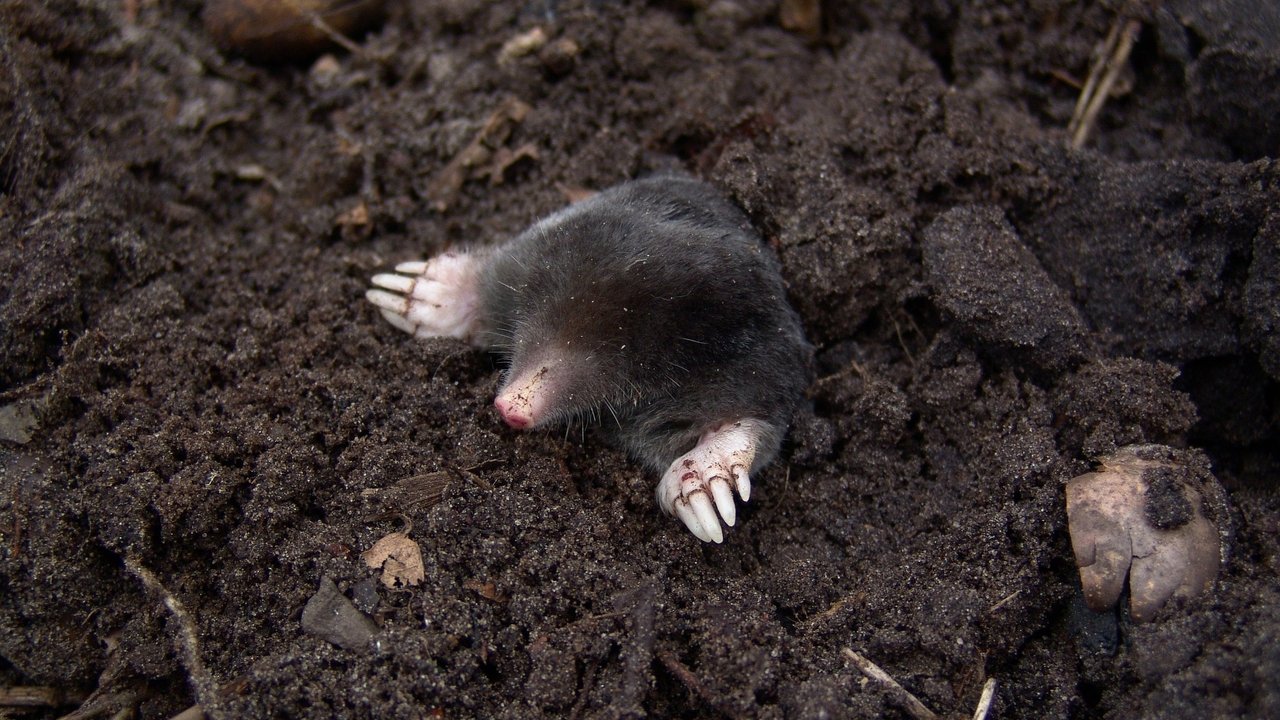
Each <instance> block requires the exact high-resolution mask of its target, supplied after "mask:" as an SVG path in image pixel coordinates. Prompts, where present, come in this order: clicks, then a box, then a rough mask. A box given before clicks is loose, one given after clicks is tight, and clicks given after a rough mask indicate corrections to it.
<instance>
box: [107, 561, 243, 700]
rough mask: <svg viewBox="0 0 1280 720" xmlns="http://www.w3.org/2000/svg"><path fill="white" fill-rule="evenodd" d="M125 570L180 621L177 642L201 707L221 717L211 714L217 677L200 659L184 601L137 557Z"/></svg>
mask: <svg viewBox="0 0 1280 720" xmlns="http://www.w3.org/2000/svg"><path fill="white" fill-rule="evenodd" d="M124 566H125V567H126V568H128V570H129V572H131V573H133V575H134V576H135V577H137V578H138V580H140V581H141V582H142V584H143V586H145V587H146V588H147V590H148V592H151V593H152V594H154V595H158V596H159V597H160V600H161V602H163V603H164V606H165V608H166V609H167V610H168V611H169V613H170V614H172V615H173V617H174V619H175V620H177V621H178V627H179V628H180V629H181V632H179V633H178V634H177V641H178V646H179V649H180V650H181V651H182V660H183V662H182V665H183V667H184V668H186V671H187V677H189V678H190V679H191V684H192V686H193V687H192V689H193V690H194V691H195V694H196V701H197V704H199V705H200V706H201V707H202V708H203V709H204V712H205V714H206V715H207V716H209V717H212V718H217V717H218V716H219V715H220V714H219V713H214V712H212V710H211V709H212V708H213V707H214V706H215V701H216V700H217V686H215V685H214V682H213V677H212V676H211V675H210V674H209V671H208V670H206V669H205V667H204V661H202V660H201V659H200V639H199V634H198V632H197V630H196V623H195V620H193V619H192V617H191V613H189V612H187V609H186V607H185V606H184V605H183V604H182V601H181V600H179V599H178V598H176V597H174V596H173V594H172V593H170V592H169V590H168V589H167V588H165V586H164V585H163V584H162V583H161V582H160V579H159V578H157V577H156V574H155V573H153V572H151V570H150V569H149V568H147V567H146V566H145V565H143V564H142V561H141V560H140V559H139V558H138V557H137V556H136V555H126V556H125V558H124Z"/></svg>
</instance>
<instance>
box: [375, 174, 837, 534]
mask: <svg viewBox="0 0 1280 720" xmlns="http://www.w3.org/2000/svg"><path fill="white" fill-rule="evenodd" d="M372 283H373V285H374V286H375V287H374V288H373V289H370V290H369V291H368V293H367V298H368V300H369V301H370V302H372V303H373V304H374V305H376V306H377V307H378V308H379V309H380V310H381V312H382V315H383V317H385V318H386V320H387V321H388V322H390V323H391V324H392V325H394V326H395V327H397V328H399V329H401V330H404V331H405V332H408V333H411V334H413V335H415V336H417V337H420V338H436V337H450V338H459V339H462V340H465V341H467V342H470V343H472V344H474V345H477V346H480V347H482V348H486V349H488V350H491V351H494V352H496V353H498V354H500V355H501V356H502V357H503V358H504V359H505V360H506V362H507V365H508V369H507V370H506V372H505V374H504V376H503V378H502V381H501V389H500V390H499V392H498V397H497V399H496V400H494V406H495V407H496V408H497V410H498V413H499V414H500V415H501V416H502V419H503V420H504V421H505V422H506V424H507V425H509V426H511V427H512V428H516V429H532V428H543V427H549V426H554V425H557V424H561V423H565V422H570V421H575V420H582V421H584V422H585V421H598V424H599V426H600V428H601V429H602V431H603V432H604V433H605V434H607V435H608V436H610V437H612V438H613V439H614V441H615V442H617V443H618V444H619V445H620V446H621V447H622V448H624V449H625V450H626V451H627V452H628V453H629V454H630V455H631V456H632V457H633V458H634V459H636V460H638V461H640V462H642V463H643V464H644V465H645V466H647V467H648V468H649V469H650V470H651V471H653V472H655V473H658V474H660V477H661V479H660V480H659V482H658V485H657V488H656V495H657V502H658V506H659V507H660V508H661V509H662V511H663V512H665V513H667V514H668V515H674V516H675V517H677V518H679V519H680V520H681V521H682V522H683V523H684V524H685V526H686V527H687V528H688V529H689V530H690V531H691V532H692V533H693V534H694V535H695V536H697V537H698V538H699V539H701V540H703V541H706V542H716V543H719V542H722V541H723V539H724V533H723V531H722V528H721V521H723V522H724V524H725V525H726V526H730V527H732V526H733V524H734V522H735V519H736V517H737V510H736V508H735V500H734V493H735V492H736V493H737V495H738V497H739V498H741V499H742V502H744V503H745V502H747V501H748V500H749V499H750V497H751V477H752V476H753V475H755V474H756V473H757V472H758V471H759V470H760V469H761V468H762V467H764V466H765V465H767V464H768V463H769V462H771V461H772V460H773V459H774V458H775V457H776V456H777V454H778V450H779V447H780V446H781V444H782V440H783V437H784V435H785V433H786V430H787V427H788V426H789V424H790V422H791V417H792V413H793V412H794V410H795V409H796V407H797V405H798V403H799V402H800V400H801V398H802V397H803V394H804V391H805V388H806V387H807V386H808V384H809V382H810V380H811V378H812V374H811V373H812V355H813V349H812V347H811V346H810V345H809V343H808V341H807V340H806V339H805V337H804V332H803V330H802V328H801V323H800V318H799V316H798V315H797V314H796V312H795V311H794V310H793V309H792V308H791V306H790V305H789V304H788V303H787V299H786V291H785V287H784V284H783V280H782V275H781V272H780V266H779V263H778V260H777V258H776V257H775V256H774V254H773V252H772V251H771V249H770V248H769V247H768V246H767V245H766V244H765V242H764V241H763V240H762V238H761V237H760V235H759V233H757V232H756V231H755V230H754V229H753V228H752V226H751V224H750V222H749V220H748V219H747V217H746V215H745V214H744V213H743V212H742V211H741V210H739V209H738V208H737V207H736V206H735V205H734V204H733V203H732V202H730V201H729V200H728V199H726V198H725V197H723V196H722V195H721V194H720V193H719V192H717V191H716V190H715V189H714V188H713V187H712V186H710V185H708V184H707V183H705V182H702V181H700V180H697V179H695V178H693V177H690V176H687V175H683V174H662V175H655V176H649V177H647V178H643V179H639V180H632V181H630V182H626V183H623V184H621V185H618V186H615V187H613V188H610V189H608V190H604V191H602V192H599V193H597V194H595V195H593V196H591V197H590V198H588V199H585V200H581V201H579V202H577V203H574V204H572V205H570V206H568V207H566V208H564V209H562V210H560V211H558V212H555V213H553V214H551V215H550V216H548V217H546V218H544V219H542V220H540V221H538V222H536V223H534V224H533V225H532V226H531V227H529V228H528V229H527V230H525V231H524V232H522V233H521V234H519V235H518V236H516V237H515V238H514V239H511V240H509V241H507V242H506V243H503V244H500V245H497V246H491V247H475V248H470V249H466V250H461V251H457V250H455V251H448V252H445V253H443V254H441V255H438V256H436V257H434V258H432V259H431V260H428V261H417V262H406V263H401V264H399V265H397V266H396V267H395V272H394V273H383V274H378V275H375V276H374V277H373V279H372ZM717 513H718V516H717Z"/></svg>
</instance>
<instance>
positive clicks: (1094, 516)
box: [1067, 445, 1228, 623]
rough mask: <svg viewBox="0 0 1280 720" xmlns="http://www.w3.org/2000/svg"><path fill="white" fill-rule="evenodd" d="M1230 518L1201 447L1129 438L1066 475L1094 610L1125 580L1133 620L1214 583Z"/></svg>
mask: <svg viewBox="0 0 1280 720" xmlns="http://www.w3.org/2000/svg"><path fill="white" fill-rule="evenodd" d="M1187 456H1190V458H1189V459H1190V461H1191V462H1188V457H1187ZM1197 460H1198V461H1199V462H1196V461H1197ZM1215 519H1216V520H1217V523H1216V524H1215V522H1214V520H1215ZM1226 521H1227V511H1226V504H1225V499H1224V493H1223V492H1222V490H1221V487H1220V486H1219V485H1218V484H1217V481H1216V480H1214V478H1213V476H1212V475H1210V474H1209V471H1208V464H1207V462H1205V461H1204V459H1203V456H1200V455H1199V454H1193V453H1187V452H1184V451H1177V450H1174V449H1172V448H1168V447H1165V446H1161V445H1131V446H1128V447H1125V448H1121V449H1120V450H1118V451H1116V452H1115V453H1112V454H1111V455H1108V456H1107V457H1104V458H1102V460H1101V467H1099V468H1098V469H1097V470H1096V471H1095V472H1091V473H1086V474H1084V475H1081V476H1079V477H1076V478H1074V479H1072V480H1071V481H1069V482H1068V483H1067V522H1068V529H1069V531H1070V533H1071V546H1072V548H1073V550H1074V552H1075V558H1076V565H1077V566H1078V567H1079V568H1080V582H1081V585H1082V586H1083V590H1084V598H1085V602H1086V604H1088V606H1089V608H1090V609H1092V610H1093V611H1095V612H1105V611H1107V610H1110V609H1111V608H1113V607H1115V605H1116V603H1117V602H1118V601H1119V600H1120V596H1121V594H1122V593H1123V592H1124V589H1125V581H1126V580H1127V581H1128V587H1129V615H1130V617H1131V618H1132V619H1133V621H1134V622H1139V623H1141V622H1148V621H1150V620H1152V619H1153V618H1154V617H1155V616H1156V614H1157V613H1158V612H1159V611H1160V609H1161V608H1163V607H1164V606H1165V605H1166V604H1167V603H1168V602H1169V601H1170V600H1174V599H1178V600H1190V599H1193V598H1196V597H1198V596H1200V595H1202V594H1204V593H1206V592H1208V591H1209V590H1210V588H1211V587H1212V586H1213V581H1214V579H1215V578H1216V577H1217V575H1218V570H1219V568H1220V567H1221V565H1222V564H1223V562H1224V561H1225V558H1226V548H1227V537H1228V536H1227V532H1226V530H1225V529H1221V528H1222V527H1223V526H1225V523H1226Z"/></svg>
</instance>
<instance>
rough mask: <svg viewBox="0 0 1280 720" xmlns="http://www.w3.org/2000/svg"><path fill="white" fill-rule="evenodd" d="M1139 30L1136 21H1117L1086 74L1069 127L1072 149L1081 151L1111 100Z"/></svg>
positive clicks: (1138, 23) (1139, 27)
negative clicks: (1117, 79)
mask: <svg viewBox="0 0 1280 720" xmlns="http://www.w3.org/2000/svg"><path fill="white" fill-rule="evenodd" d="M1141 30H1142V23H1141V22H1139V21H1137V20H1132V19H1125V18H1116V23H1115V25H1113V26H1112V28H1111V32H1110V33H1108V35H1107V40H1106V42H1105V43H1104V45H1103V51H1102V53H1101V55H1100V57H1099V58H1098V60H1097V62H1095V63H1094V64H1093V67H1092V68H1091V69H1090V70H1089V81H1088V82H1087V83H1085V86H1084V90H1082V91H1081V92H1080V98H1079V99H1078V100H1076V110H1075V113H1074V114H1073V115H1072V118H1071V124H1070V125H1068V129H1069V130H1071V147H1072V148H1075V149H1077V150H1078V149H1080V148H1081V147H1083V146H1084V143H1085V141H1086V140H1088V139H1089V133H1090V131H1092V130H1093V124H1094V122H1095V121H1096V120H1097V119H1098V113H1100V112H1101V111H1102V106H1103V105H1105V104H1106V102H1107V98H1108V97H1110V95H1111V87H1112V86H1113V85H1115V82H1116V78H1118V77H1120V71H1121V70H1122V69H1123V68H1124V65H1125V63H1127V62H1128V61H1129V53H1130V52H1132V51H1133V44H1134V43H1135V42H1137V40H1138V33H1139V32H1141Z"/></svg>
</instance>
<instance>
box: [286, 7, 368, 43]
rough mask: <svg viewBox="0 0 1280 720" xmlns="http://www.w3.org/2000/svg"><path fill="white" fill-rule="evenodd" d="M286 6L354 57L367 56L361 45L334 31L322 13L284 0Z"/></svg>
mask: <svg viewBox="0 0 1280 720" xmlns="http://www.w3.org/2000/svg"><path fill="white" fill-rule="evenodd" d="M284 4H285V5H288V6H289V7H290V8H291V9H292V10H293V11H294V12H296V13H298V14H299V15H302V16H303V17H305V18H306V19H307V22H309V23H311V27H313V28H315V29H316V30H319V31H320V32H321V33H323V34H324V35H325V37H327V38H329V39H330V40H332V41H333V42H335V43H337V44H339V45H341V46H342V47H343V49H344V50H346V51H347V52H349V53H351V54H352V55H359V56H361V57H363V56H364V54H365V53H364V50H363V49H362V48H361V47H360V46H359V45H357V44H355V43H354V42H352V41H351V38H349V37H347V36H346V35H343V34H342V33H340V32H338V31H337V30H335V29H333V26H332V25H330V24H329V23H327V22H325V20H324V18H323V17H321V15H320V13H318V12H316V11H315V10H311V9H308V8H304V7H302V5H301V4H300V3H299V2H298V1H297V0H284ZM352 4H355V3H352ZM347 7H349V5H347V6H342V7H337V8H332V9H333V10H344V9H346V8H347Z"/></svg>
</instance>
